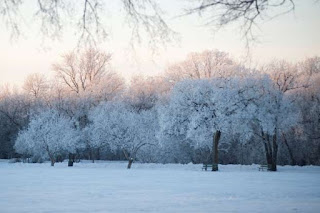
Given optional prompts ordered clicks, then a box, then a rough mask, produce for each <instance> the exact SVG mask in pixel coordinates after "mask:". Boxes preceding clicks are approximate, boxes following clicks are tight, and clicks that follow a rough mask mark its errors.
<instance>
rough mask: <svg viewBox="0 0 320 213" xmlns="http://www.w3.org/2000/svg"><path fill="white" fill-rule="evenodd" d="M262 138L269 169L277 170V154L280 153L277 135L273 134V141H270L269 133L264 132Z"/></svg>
mask: <svg viewBox="0 0 320 213" xmlns="http://www.w3.org/2000/svg"><path fill="white" fill-rule="evenodd" d="M262 138H263V143H264V148H265V152H266V160H267V164H268V170H269V171H277V155H278V144H277V135H276V134H274V135H273V136H272V142H271V141H270V135H269V134H266V135H265V134H264V133H263V132H262Z"/></svg>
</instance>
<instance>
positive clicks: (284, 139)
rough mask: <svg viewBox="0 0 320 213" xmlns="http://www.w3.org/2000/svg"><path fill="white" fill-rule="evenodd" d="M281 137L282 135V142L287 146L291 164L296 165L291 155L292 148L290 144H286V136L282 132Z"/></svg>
mask: <svg viewBox="0 0 320 213" xmlns="http://www.w3.org/2000/svg"><path fill="white" fill-rule="evenodd" d="M282 137H283V142H284V144H285V145H286V147H287V149H288V152H289V156H290V160H291V166H294V165H296V164H297V163H296V161H295V159H294V157H293V153H292V150H291V148H290V146H289V144H288V141H287V138H286V136H285V134H284V133H282Z"/></svg>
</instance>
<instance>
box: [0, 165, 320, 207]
mask: <svg viewBox="0 0 320 213" xmlns="http://www.w3.org/2000/svg"><path fill="white" fill-rule="evenodd" d="M201 167H202V165H191V164H189V165H175V164H169V165H162V164H139V163H134V164H133V167H132V169H131V170H127V169H126V162H98V163H94V164H93V163H89V162H82V163H77V164H75V165H74V167H72V168H68V167H67V163H66V162H65V163H57V164H56V165H55V166H54V167H50V164H49V163H44V164H23V163H15V164H12V163H8V162H7V161H5V160H2V161H0V212H1V213H6V212H19V213H20V212H33V213H34V212H53V213H57V212H59V213H60V212H68V213H70V212H77V213H78V212H197V213H198V212H320V167H316V166H307V167H291V166H285V167H279V171H278V172H259V171H258V169H257V168H258V166H257V165H252V166H240V165H226V166H224V165H221V166H220V167H219V169H220V171H219V172H209V171H207V172H205V171H201Z"/></svg>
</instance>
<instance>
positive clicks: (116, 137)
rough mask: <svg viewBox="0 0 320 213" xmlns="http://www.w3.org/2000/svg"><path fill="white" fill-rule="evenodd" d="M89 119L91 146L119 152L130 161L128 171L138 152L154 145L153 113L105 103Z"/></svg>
mask: <svg viewBox="0 0 320 213" xmlns="http://www.w3.org/2000/svg"><path fill="white" fill-rule="evenodd" d="M89 118H90V120H91V121H92V124H91V125H90V126H89V127H88V129H87V131H88V132H89V135H90V136H89V138H90V143H91V145H92V146H93V147H97V148H98V147H103V146H109V147H110V148H111V149H112V150H117V149H121V150H122V151H123V153H124V155H125V157H126V158H127V160H128V161H129V162H128V169H130V168H131V164H132V163H133V161H134V160H135V158H136V156H137V153H138V151H139V150H140V149H142V148H144V147H145V146H147V145H153V144H155V143H156V136H155V130H156V125H157V117H156V113H155V112H154V111H152V110H149V111H140V112H136V111H135V110H133V109H130V108H129V107H128V106H125V105H124V104H122V103H113V102H107V103H103V104H101V105H99V106H98V107H97V108H96V109H95V110H93V112H92V113H91V114H90V117H89Z"/></svg>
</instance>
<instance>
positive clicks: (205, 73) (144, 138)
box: [0, 50, 320, 171]
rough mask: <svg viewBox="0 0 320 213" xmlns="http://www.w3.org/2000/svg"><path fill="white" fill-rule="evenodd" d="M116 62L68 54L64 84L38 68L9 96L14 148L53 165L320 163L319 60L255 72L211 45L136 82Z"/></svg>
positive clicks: (60, 71)
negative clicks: (68, 160)
mask: <svg viewBox="0 0 320 213" xmlns="http://www.w3.org/2000/svg"><path fill="white" fill-rule="evenodd" d="M109 60H110V56H109V55H107V54H103V53H101V52H99V51H96V50H88V51H85V52H84V53H83V54H82V55H80V56H77V55H76V54H74V53H72V54H68V55H65V56H64V57H63V61H61V62H59V63H57V64H56V65H54V67H53V68H54V70H55V72H56V74H57V77H58V79H59V80H60V81H58V82H55V83H54V84H53V85H50V84H49V83H48V81H47V80H46V79H45V78H44V77H43V76H42V77H41V76H39V75H34V76H30V77H29V78H28V79H27V80H26V83H25V85H24V90H25V94H20V93H19V94H15V95H13V94H12V93H11V94H9V92H7V93H6V94H7V95H6V96H5V95H3V96H2V99H1V106H0V112H1V116H3V117H6V118H7V122H8V123H10V125H11V126H12V127H15V128H16V130H15V131H13V132H15V133H12V136H11V137H12V139H11V138H10V140H12V141H13V143H14V146H13V145H12V147H13V148H14V151H13V152H14V153H18V154H20V155H21V156H22V157H25V158H30V157H31V158H33V159H49V160H50V161H51V163H52V165H54V163H55V162H56V161H58V160H59V159H64V158H67V157H68V156H69V157H70V156H73V157H72V158H73V159H75V158H77V159H80V158H81V159H91V160H94V159H109V160H125V159H126V160H128V168H130V167H131V164H132V163H133V162H134V161H135V160H139V161H142V162H160V163H189V162H193V163H213V164H218V163H244V164H247V163H265V164H268V165H269V169H270V170H272V171H276V170H277V164H279V163H280V164H292V165H295V164H300V165H303V164H319V163H320V159H319V156H320V155H319V154H320V153H319V152H320V144H319V139H320V131H319V128H320V125H319V124H320V119H319V118H320V96H319V94H320V86H319V85H320V59H319V58H317V57H315V58H309V59H306V60H305V61H303V62H300V63H297V64H290V63H288V62H284V61H275V62H273V63H271V64H268V65H266V66H264V67H261V68H259V69H248V68H246V67H244V66H242V65H239V64H238V63H236V62H235V61H234V60H233V59H231V58H230V57H229V56H228V54H226V53H223V52H219V51H205V52H202V53H192V54H190V55H189V56H188V58H187V59H186V60H185V61H182V62H179V63H176V64H173V65H171V66H169V67H168V68H167V70H166V71H165V73H164V74H163V76H158V77H149V78H145V77H142V76H136V77H134V78H132V80H131V82H130V84H129V85H126V84H125V83H124V81H123V79H122V78H121V77H120V76H119V75H118V74H117V73H115V72H113V71H111V68H110V67H109V66H108V64H109ZM8 94H9V95H8ZM11 99H12V100H11ZM11 102H12V103H11ZM10 104H11V105H10ZM16 104H18V105H16ZM10 106H14V107H16V108H17V109H16V110H15V108H13V107H12V108H10ZM19 106H20V107H19ZM13 143H12V144H13ZM213 169H214V170H217V169H218V167H214V168H213Z"/></svg>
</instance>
